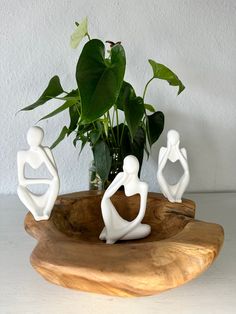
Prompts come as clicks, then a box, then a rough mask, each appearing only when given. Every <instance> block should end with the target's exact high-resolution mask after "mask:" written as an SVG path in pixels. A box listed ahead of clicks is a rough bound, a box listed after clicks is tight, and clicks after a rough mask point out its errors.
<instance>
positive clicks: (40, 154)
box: [17, 126, 60, 221]
mask: <svg viewBox="0 0 236 314" xmlns="http://www.w3.org/2000/svg"><path fill="white" fill-rule="evenodd" d="M43 137H44V132H43V130H42V129H41V128H40V127H36V126H34V127H31V128H30V129H29V131H28V133H27V142H28V144H29V146H30V148H29V150H24V151H19V152H18V153H17V167H18V180H19V185H18V188H17V194H18V196H19V198H20V200H21V201H22V203H23V204H24V205H25V206H26V207H27V208H28V210H29V211H30V212H31V213H32V215H33V216H34V219H35V220H37V221H39V220H47V219H49V217H50V214H51V211H52V208H53V205H54V203H55V200H56V198H57V195H58V192H59V186H60V182H59V177H58V173H57V167H56V163H55V160H54V158H53V155H52V152H51V150H50V149H49V148H48V147H44V146H42V145H41V143H42V140H43ZM26 163H28V164H29V165H30V166H31V167H32V168H33V169H38V168H39V167H40V166H41V165H42V164H43V163H44V164H45V166H46V167H47V169H48V171H49V173H50V174H51V175H52V179H50V178H47V179H44V178H42V179H38V178H26V177H25V173H24V169H25V164H26ZM32 184H34V185H35V184H46V185H48V189H47V191H46V192H45V193H44V194H41V195H37V194H35V193H32V192H31V191H30V190H29V189H28V188H27V186H28V185H32Z"/></svg>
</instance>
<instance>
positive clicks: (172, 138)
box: [157, 130, 190, 203]
mask: <svg viewBox="0 0 236 314" xmlns="http://www.w3.org/2000/svg"><path fill="white" fill-rule="evenodd" d="M179 144H180V137H179V133H178V132H177V131H175V130H169V131H168V133H167V147H162V148H161V149H160V152H159V158H158V171H157V181H158V183H159V186H160V189H161V191H162V193H163V194H164V196H165V197H166V198H168V200H169V201H170V202H172V203H175V202H176V203H181V202H182V195H183V193H184V191H185V189H186V187H187V186H188V183H189V179H190V175H189V168H188V161H187V152H186V149H185V148H179ZM168 160H170V161H171V162H173V163H174V162H176V161H177V160H179V161H180V163H181V165H182V167H183V170H184V173H183V175H182V176H181V178H180V180H179V181H178V182H177V183H176V184H174V185H171V184H168V183H167V181H166V179H165V177H164V176H163V170H164V168H165V166H166V163H167V161H168Z"/></svg>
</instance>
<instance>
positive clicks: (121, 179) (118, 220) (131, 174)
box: [99, 155, 151, 244]
mask: <svg viewBox="0 0 236 314" xmlns="http://www.w3.org/2000/svg"><path fill="white" fill-rule="evenodd" d="M123 170H124V172H120V173H118V174H117V176H116V177H115V179H114V180H113V181H112V183H111V184H110V185H109V187H108V188H107V190H106V191H105V193H104V195H103V198H102V202H101V208H102V217H103V220H104V224H105V227H104V229H103V230H102V232H101V234H100V237H99V239H100V240H106V243H107V244H113V243H115V242H116V241H118V240H133V239H140V238H144V237H146V236H148V235H149V234H150V232H151V227H150V226H149V225H146V224H142V223H141V221H142V220H143V217H144V215H145V211H146V203H147V193H148V185H147V183H146V182H141V181H140V180H139V178H138V171H139V162H138V159H137V158H136V157H135V156H132V155H129V156H127V157H125V159H124V164H123ZM122 185H123V186H124V191H125V195H126V196H132V195H134V194H140V208H139V213H138V215H137V217H136V218H135V219H134V220H132V221H127V220H125V219H123V218H122V217H121V216H120V215H119V213H118V212H117V210H116V209H115V207H114V205H113V204H112V202H111V200H110V198H111V197H112V195H113V194H115V192H116V191H117V190H118V189H119V188H120V187H121V186H122Z"/></svg>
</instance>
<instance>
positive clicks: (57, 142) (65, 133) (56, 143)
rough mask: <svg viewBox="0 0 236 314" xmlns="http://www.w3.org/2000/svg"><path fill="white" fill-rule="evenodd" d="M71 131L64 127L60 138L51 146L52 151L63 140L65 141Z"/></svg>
mask: <svg viewBox="0 0 236 314" xmlns="http://www.w3.org/2000/svg"><path fill="white" fill-rule="evenodd" d="M68 132H69V129H68V128H67V127H66V126H64V127H63V129H62V130H61V133H60V134H59V136H58V138H57V139H56V140H55V142H54V143H53V144H52V145H51V147H50V148H51V149H53V148H54V147H56V146H57V145H58V144H59V143H60V142H61V141H62V140H64V138H65V136H66V135H67V134H68Z"/></svg>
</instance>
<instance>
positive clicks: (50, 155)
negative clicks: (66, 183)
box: [44, 147, 56, 167]
mask: <svg viewBox="0 0 236 314" xmlns="http://www.w3.org/2000/svg"><path fill="white" fill-rule="evenodd" d="M44 149H45V152H46V154H47V155H48V158H49V159H50V160H51V162H52V163H53V165H54V167H56V162H55V159H54V157H53V154H52V151H51V149H50V148H49V147H44Z"/></svg>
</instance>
